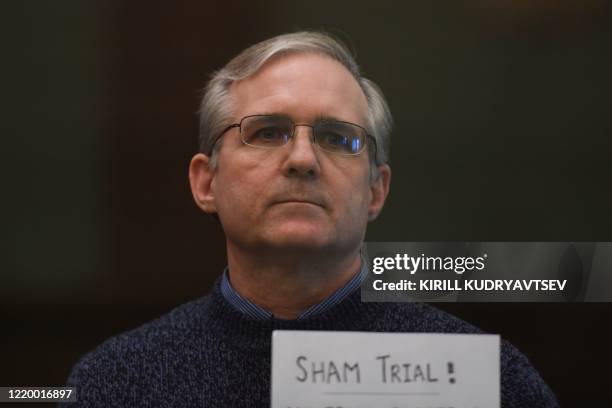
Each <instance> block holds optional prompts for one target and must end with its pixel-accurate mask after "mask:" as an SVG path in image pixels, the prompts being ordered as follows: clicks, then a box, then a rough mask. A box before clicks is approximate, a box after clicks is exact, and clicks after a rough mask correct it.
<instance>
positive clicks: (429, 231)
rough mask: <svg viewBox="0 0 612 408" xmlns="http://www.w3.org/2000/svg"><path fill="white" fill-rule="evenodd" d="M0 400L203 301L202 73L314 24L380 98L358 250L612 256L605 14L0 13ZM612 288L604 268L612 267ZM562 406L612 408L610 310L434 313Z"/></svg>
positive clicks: (399, 9) (309, 9)
mask: <svg viewBox="0 0 612 408" xmlns="http://www.w3.org/2000/svg"><path fill="white" fill-rule="evenodd" d="M2 9H3V11H2V13H1V15H2V17H1V19H2V31H3V35H2V41H3V43H4V44H3V47H2V50H3V52H2V65H1V66H2V68H1V70H2V79H3V81H2V82H3V87H2V88H3V93H4V95H3V98H2V99H3V102H2V117H3V120H2V125H1V129H2V142H3V148H2V153H3V154H2V160H1V163H2V170H3V171H2V184H3V189H2V200H0V201H1V204H0V206H1V209H2V211H1V217H2V218H1V220H2V228H1V229H0V230H1V232H0V237H1V241H0V243H1V247H2V256H1V258H0V259H1V260H0V361H1V362H2V363H1V364H0V385H3V386H9V385H14V386H26V385H30V386H45V385H46V386H52V385H61V384H63V383H64V381H65V379H66V377H67V376H68V373H69V371H70V368H71V367H72V365H73V364H74V363H75V362H76V361H77V359H78V358H79V356H80V355H82V354H83V353H85V352H87V351H89V350H91V349H93V348H94V347H95V346H96V345H98V344H99V343H100V342H102V341H103V340H105V339H106V338H108V337H110V336H112V335H115V334H118V333H120V332H122V331H125V330H127V329H130V328H134V327H136V326H138V325H140V324H143V323H145V322H147V321H149V320H151V319H153V318H155V317H158V316H159V315H161V314H163V313H166V312H167V311H169V310H171V309H172V308H173V307H176V306H177V305H179V304H181V303H184V302H186V301H188V300H191V299H194V298H197V297H200V296H202V295H203V294H205V293H206V292H207V291H208V290H209V289H210V287H211V285H212V284H213V282H214V280H215V279H216V278H217V276H218V275H219V274H220V272H221V271H222V269H223V267H224V265H225V246H224V238H223V233H222V231H221V229H220V227H219V226H217V225H216V224H215V222H214V221H212V220H211V219H209V218H208V217H206V216H205V215H204V214H202V213H201V212H200V211H199V210H198V209H197V207H196V206H195V205H194V204H193V202H192V199H191V194H190V192H189V186H188V180H187V166H188V163H189V160H190V158H191V156H192V155H193V154H194V153H195V151H196V145H197V117H196V114H195V112H196V110H197V107H198V98H199V95H200V90H201V88H202V87H203V86H204V84H205V82H206V80H207V78H208V77H209V75H210V74H211V73H212V72H213V71H214V70H215V69H218V68H220V67H221V66H223V65H224V64H225V63H226V62H227V61H228V60H229V59H230V58H231V57H233V56H234V55H236V54H237V53H238V52H240V51H241V50H242V49H244V48H245V47H247V46H248V45H251V44H253V43H255V42H258V41H260V40H263V39H266V38H268V37H271V36H274V35H277V34H281V33H285V32H289V31H295V30H301V29H323V30H326V31H328V32H331V33H332V34H334V35H336V36H338V37H339V38H341V39H343V40H344V41H345V42H347V43H348V44H349V46H350V47H351V49H352V50H353V51H354V53H355V54H356V56H357V60H358V62H359V63H360V65H361V67H362V69H363V71H364V73H365V75H366V76H367V77H368V78H371V79H373V80H374V81H375V82H377V83H378V84H379V85H380V86H381V88H382V90H383V91H384V93H385V94H386V96H387V98H388V101H389V103H390V106H391V109H392V111H393V114H394V117H395V121H396V126H395V130H394V133H393V142H392V145H393V146H392V156H391V165H392V168H393V172H394V173H393V183H392V189H391V195H390V197H389V200H388V204H387V206H386V208H385V210H384V212H383V214H382V216H381V217H380V218H379V220H378V221H376V222H375V223H374V224H372V225H371V227H370V230H369V231H368V237H367V239H368V240H370V241H453V240H457V241H612V215H611V214H610V209H611V208H612V188H611V187H610V186H611V182H610V179H611V176H612V163H611V160H610V157H611V153H612V143H610V139H611V138H612V119H611V118H610V114H609V111H610V106H609V105H610V95H611V94H612V79H611V76H610V73H611V72H612V48H611V44H612V24H611V23H612V12H611V10H610V7H609V6H608V4H606V2H604V1H595V0H582V1H580V0H575V1H568V0H558V1H554V0H549V1H545V0H495V1H485V0H469V1H464V2H450V1H449V2H441V1H440V2H430V1H414V2H397V1H381V0H377V1H369V2H355V1H350V2H349V1H330V0H327V1H320V0H315V1H308V2H288V1H265V2H264V1H251V2H244V1H238V0H214V1H202V0H200V1H196V0H194V1H182V2H137V1H132V2H121V1H117V0H115V1H100V2H93V1H76V0H74V1H68V0H65V1H61V2H45V1H21V2H10V3H9V2H7V3H5V4H3V7H2ZM611 272H612V271H611ZM440 307H442V308H444V309H446V310H449V311H451V312H452V313H454V314H456V315H458V316H460V317H462V318H464V319H466V320H468V321H470V322H472V323H474V324H476V325H478V326H480V327H481V328H483V329H484V330H487V331H490V332H494V333H500V334H502V336H503V337H505V338H506V339H508V340H510V341H511V342H512V343H514V344H515V345H516V346H517V347H518V348H519V349H520V350H522V351H523V352H524V353H525V354H526V355H527V356H528V357H529V358H530V359H531V360H532V362H533V363H534V365H535V366H536V368H538V370H539V371H540V372H541V373H542V376H543V377H544V378H545V380H546V381H547V382H548V383H549V384H550V386H551V388H552V389H553V390H554V392H555V393H556V394H557V396H558V397H559V400H560V401H561V402H562V405H564V406H568V407H570V406H572V407H574V406H576V407H577V406H587V405H588V404H587V403H602V402H610V401H612V398H611V397H609V392H606V391H607V388H608V387H609V366H610V363H611V362H612V358H611V356H610V336H609V335H608V334H606V329H607V327H608V326H609V324H610V321H611V318H612V305H611V304H604V303H599V304H598V303H591V304H579V303H566V304H563V303H556V304H505V303H499V304H444V305H440Z"/></svg>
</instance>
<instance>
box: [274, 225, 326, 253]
mask: <svg viewBox="0 0 612 408" xmlns="http://www.w3.org/2000/svg"><path fill="white" fill-rule="evenodd" d="M266 238H267V239H266V241H268V242H269V243H270V245H271V246H276V247H279V248H285V249H295V250H320V249H322V248H325V247H330V246H332V245H334V243H335V241H336V239H335V238H334V234H331V233H330V230H329V229H328V228H321V226H319V225H316V224H315V225H313V224H312V223H304V222H295V223H283V224H282V225H278V226H277V227H276V228H272V229H270V230H268V231H267V233H266Z"/></svg>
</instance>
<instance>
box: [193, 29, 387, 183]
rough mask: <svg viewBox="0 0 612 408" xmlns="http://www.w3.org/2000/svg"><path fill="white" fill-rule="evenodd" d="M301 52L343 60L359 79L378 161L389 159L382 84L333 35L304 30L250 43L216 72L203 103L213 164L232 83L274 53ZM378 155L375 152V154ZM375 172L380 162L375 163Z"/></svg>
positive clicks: (205, 144)
mask: <svg viewBox="0 0 612 408" xmlns="http://www.w3.org/2000/svg"><path fill="white" fill-rule="evenodd" d="M297 53H313V54H320V55H324V56H328V57H330V58H332V59H334V60H336V61H338V62H339V63H341V64H342V65H343V66H344V67H345V68H346V69H347V70H348V71H349V72H350V73H351V74H352V75H353V77H354V78H355V80H356V81H357V82H358V83H359V86H360V87H361V90H362V91H363V93H364V95H365V97H366V100H367V103H368V118H367V122H368V123H367V124H366V127H367V130H368V133H370V134H371V135H372V136H373V137H374V138H375V139H376V154H375V156H376V157H372V160H371V161H372V162H374V163H375V164H376V165H380V164H383V163H387V162H388V161H389V150H390V136H391V127H392V125H393V119H392V117H391V111H390V110H389V106H388V105H387V102H386V101H385V97H384V96H383V93H382V91H381V90H380V88H379V87H378V86H377V85H376V84H375V83H374V82H372V81H370V80H369V79H366V78H364V77H362V76H361V74H360V72H359V66H358V65H357V63H356V62H355V59H354V58H353V56H352V55H351V53H350V51H349V50H348V48H347V47H346V46H345V45H343V44H342V43H341V42H340V41H339V40H337V39H335V38H333V37H332V36H330V35H328V34H324V33H320V32H311V31H301V32H296V33H291V34H283V35H279V36H277V37H273V38H270V39H268V40H265V41H262V42H260V43H257V44H255V45H252V46H250V47H249V48H247V49H246V50H244V51H243V52H241V53H240V54H239V55H238V56H236V57H235V58H234V59H232V60H231V61H230V62H229V63H228V64H227V65H226V66H224V67H223V68H221V69H220V70H219V71H217V72H215V73H213V75H212V77H211V79H210V81H209V82H208V84H207V85H206V87H205V89H204V94H203V96H202V101H201V103H200V109H199V112H198V113H199V116H200V138H199V147H200V151H201V152H203V153H205V154H208V155H209V156H211V166H212V167H213V168H215V167H216V166H217V154H216V152H217V150H218V148H219V145H220V143H217V144H216V145H214V146H213V143H214V142H215V139H216V138H217V137H218V136H219V134H220V133H221V132H223V130H225V129H226V128H227V126H229V125H230V121H231V112H232V104H231V98H230V87H231V85H232V83H233V82H235V81H239V80H241V79H245V78H247V77H249V76H251V75H253V74H255V73H256V72H257V71H258V70H259V69H260V68H261V67H262V66H263V65H264V64H266V63H267V62H268V61H270V60H271V59H272V58H273V57H277V56H281V55H289V54H297ZM371 156H374V155H371ZM372 167H373V169H372V170H373V172H371V174H372V175H373V176H375V175H377V169H378V168H377V166H372Z"/></svg>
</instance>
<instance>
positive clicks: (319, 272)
mask: <svg viewBox="0 0 612 408" xmlns="http://www.w3.org/2000/svg"><path fill="white" fill-rule="evenodd" d="M278 252H281V251H277V253H275V254H267V253H264V252H262V251H250V250H244V249H242V248H238V247H236V246H235V245H232V244H231V243H230V242H228V244H227V259H228V266H229V277H230V282H231V284H232V287H233V288H234V289H235V290H236V291H237V292H238V293H239V294H240V295H241V296H242V297H244V298H246V299H248V300H249V301H251V302H253V303H255V304H256V305H258V306H261V307H263V308H264V309H266V310H269V311H270V312H271V313H272V314H274V316H276V317H278V318H280V319H287V320H289V319H295V318H297V317H298V316H299V314H300V313H301V312H302V311H304V310H305V309H307V308H308V307H310V306H312V305H314V304H316V303H318V302H321V301H322V300H323V299H325V298H326V297H328V296H329V295H331V294H332V293H334V292H335V291H336V290H338V289H340V288H341V287H342V286H344V285H345V284H346V283H347V282H348V281H349V280H350V279H351V278H352V277H353V276H354V275H355V274H356V273H357V272H358V271H359V268H360V266H361V257H360V256H359V249H358V248H357V249H355V250H353V251H351V252H350V253H347V254H344V255H337V254H335V255H329V256H328V255H327V254H325V255H324V254H321V253H312V252H307V253H304V252H300V253H289V254H288V253H284V254H283V255H279V253H278Z"/></svg>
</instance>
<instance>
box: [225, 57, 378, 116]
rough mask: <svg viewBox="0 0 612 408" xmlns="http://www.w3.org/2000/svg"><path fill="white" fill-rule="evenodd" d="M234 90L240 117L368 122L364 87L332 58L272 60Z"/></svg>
mask: <svg viewBox="0 0 612 408" xmlns="http://www.w3.org/2000/svg"><path fill="white" fill-rule="evenodd" d="M313 70H314V72H313V73H312V75H308V74H305V71H307V72H310V71H313ZM230 92H231V94H232V95H233V97H234V98H233V99H234V101H235V103H236V115H237V116H246V115H251V114H260V113H280V114H286V115H289V116H291V117H292V119H293V120H299V121H303V120H313V119H315V118H317V117H321V116H331V117H334V118H335V119H336V120H343V121H347V122H356V121H357V122H358V124H360V125H366V122H365V121H366V120H367V101H366V99H365V95H364V94H363V91H362V89H361V87H360V86H359V84H358V83H357V81H356V80H355V78H354V77H353V76H352V74H351V73H350V72H349V71H348V70H347V69H346V68H345V67H344V66H343V65H342V64H340V63H339V62H337V61H334V60H332V59H330V58H328V57H322V56H319V55H307V54H306V55H294V56H290V57H286V58H283V59H278V60H274V61H271V62H269V63H268V64H266V65H264V66H263V67H262V68H261V69H260V70H259V71H258V72H257V73H255V74H254V75H252V76H250V77H248V78H245V79H243V80H240V81H236V82H235V83H234V84H232V86H231V89H230ZM356 99H358V101H356ZM304 101H306V103H305V102H304ZM356 111H357V112H356ZM296 113H297V115H296ZM364 127H365V126H364Z"/></svg>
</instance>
